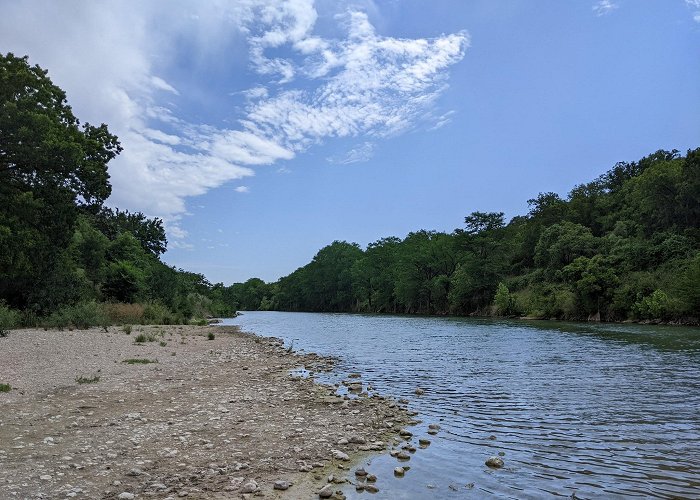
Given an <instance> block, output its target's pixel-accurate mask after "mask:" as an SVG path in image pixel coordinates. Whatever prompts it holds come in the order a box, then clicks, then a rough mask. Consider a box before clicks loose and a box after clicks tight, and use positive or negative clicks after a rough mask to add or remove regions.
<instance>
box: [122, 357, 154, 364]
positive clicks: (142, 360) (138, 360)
mask: <svg viewBox="0 0 700 500" xmlns="http://www.w3.org/2000/svg"><path fill="white" fill-rule="evenodd" d="M157 362H158V360H157V359H145V358H129V359H125V360H124V361H122V363H126V364H127V365H147V364H150V363H157Z"/></svg>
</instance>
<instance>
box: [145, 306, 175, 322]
mask: <svg viewBox="0 0 700 500" xmlns="http://www.w3.org/2000/svg"><path fill="white" fill-rule="evenodd" d="M143 320H144V323H146V324H149V325H172V324H173V321H174V317H173V313H172V312H171V311H170V309H168V308H167V307H165V306H164V305H162V304H159V303H157V302H152V303H150V304H146V306H145V307H144V309H143Z"/></svg>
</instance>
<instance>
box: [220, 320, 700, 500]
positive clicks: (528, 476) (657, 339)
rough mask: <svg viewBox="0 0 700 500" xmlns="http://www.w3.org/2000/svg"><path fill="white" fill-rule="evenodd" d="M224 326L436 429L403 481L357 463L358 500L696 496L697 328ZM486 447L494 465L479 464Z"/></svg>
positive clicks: (413, 323)
mask: <svg viewBox="0 0 700 500" xmlns="http://www.w3.org/2000/svg"><path fill="white" fill-rule="evenodd" d="M224 324H235V325H239V326H241V327H242V329H243V330H244V331H250V332H253V333H256V334H258V335H263V336H275V337H279V338H282V339H284V341H285V343H286V344H287V345H288V346H291V345H292V343H293V346H294V347H293V348H294V350H304V351H307V352H316V353H318V354H324V355H332V356H337V357H339V358H340V360H341V361H340V363H339V364H338V366H337V367H336V371H335V372H334V373H332V374H329V375H325V376H324V377H325V378H324V381H326V382H333V381H339V380H341V379H342V378H344V377H345V376H347V374H348V373H349V372H355V371H357V372H361V373H362V379H363V381H364V382H368V383H370V384H371V385H372V386H373V387H374V388H375V389H376V391H377V392H378V393H380V394H383V395H386V396H392V397H395V398H397V399H398V398H405V399H408V400H409V408H410V409H412V410H415V411H417V412H418V413H419V415H418V417H417V418H419V419H421V420H422V421H423V423H422V424H419V425H418V426H416V427H413V428H411V430H412V432H413V434H414V435H415V436H424V435H426V431H427V426H428V424H430V423H438V424H440V426H441V430H440V432H439V433H438V434H437V435H436V436H430V438H431V440H432V443H431V445H430V446H429V447H428V448H426V449H419V450H418V451H417V452H416V453H415V454H414V455H413V456H412V457H411V460H410V462H409V463H408V465H410V467H411V469H410V470H409V471H408V472H407V473H406V475H405V476H404V477H403V478H395V477H394V476H393V472H392V471H393V469H394V467H395V466H397V465H401V464H399V463H398V462H397V460H396V459H394V458H392V457H390V456H388V455H386V454H385V455H381V456H378V457H373V458H372V459H371V460H370V464H369V467H367V468H368V469H369V470H370V472H372V473H374V474H377V475H378V477H379V481H378V483H377V486H378V487H379V488H380V492H379V493H378V494H376V495H372V498H386V499H403V498H405V499H421V498H430V499H436V498H446V499H450V498H475V499H476V498H484V497H497V498H517V499H523V498H533V499H539V498H544V497H565V498H579V499H584V498H631V497H639V498H650V497H656V498H700V329H697V328H685V327H667V326H647V325H633V324H623V325H618V324H575V323H561V322H548V321H533V322H526V321H497V320H480V319H464V318H433V317H405V316H378V315H357V314H319V313H316V314H307V313H284V312H244V313H243V314H242V315H241V316H239V317H237V318H233V319H227V320H225V322H224ZM417 387H421V388H425V389H426V392H425V394H423V395H421V396H418V395H416V394H415V389H416V388H417ZM426 437H427V435H426ZM499 453H501V454H502V458H503V460H504V462H505V466H504V467H503V468H502V469H490V468H488V467H486V466H485V464H484V462H485V460H486V459H487V458H488V457H490V456H493V455H498V454H499ZM344 491H345V493H346V494H347V495H348V498H359V497H363V498H367V495H368V494H367V493H364V494H358V493H355V492H354V489H350V488H346V489H345V490H344Z"/></svg>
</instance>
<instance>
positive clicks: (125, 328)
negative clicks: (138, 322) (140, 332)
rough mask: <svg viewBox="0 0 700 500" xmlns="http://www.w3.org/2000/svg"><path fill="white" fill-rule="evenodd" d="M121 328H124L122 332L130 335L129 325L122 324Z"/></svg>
mask: <svg viewBox="0 0 700 500" xmlns="http://www.w3.org/2000/svg"><path fill="white" fill-rule="evenodd" d="M122 330H124V333H126V334H127V335H131V325H124V326H123V327H122Z"/></svg>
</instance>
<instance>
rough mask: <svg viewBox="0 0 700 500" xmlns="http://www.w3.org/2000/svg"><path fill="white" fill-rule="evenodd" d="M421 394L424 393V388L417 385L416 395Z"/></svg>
mask: <svg viewBox="0 0 700 500" xmlns="http://www.w3.org/2000/svg"><path fill="white" fill-rule="evenodd" d="M423 394H425V389H422V388H420V387H418V388H417V389H416V396H422V395H423Z"/></svg>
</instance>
